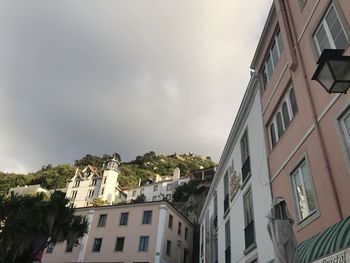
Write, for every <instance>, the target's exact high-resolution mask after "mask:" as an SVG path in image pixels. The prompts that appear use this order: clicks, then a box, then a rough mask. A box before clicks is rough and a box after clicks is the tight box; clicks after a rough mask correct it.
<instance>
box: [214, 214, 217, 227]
mask: <svg viewBox="0 0 350 263" xmlns="http://www.w3.org/2000/svg"><path fill="white" fill-rule="evenodd" d="M214 229H215V230H217V229H218V216H217V215H216V216H215V217H214Z"/></svg>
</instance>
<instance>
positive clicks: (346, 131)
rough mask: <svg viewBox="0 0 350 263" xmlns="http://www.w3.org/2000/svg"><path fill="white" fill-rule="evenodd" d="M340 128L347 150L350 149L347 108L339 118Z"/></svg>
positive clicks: (349, 124)
mask: <svg viewBox="0 0 350 263" xmlns="http://www.w3.org/2000/svg"><path fill="white" fill-rule="evenodd" d="M339 122H340V126H341V130H342V133H343V136H344V140H345V143H346V146H347V149H348V151H349V150H350V110H347V112H345V114H343V115H342V116H341V118H340V119H339Z"/></svg>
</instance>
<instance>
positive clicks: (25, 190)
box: [9, 184, 50, 195]
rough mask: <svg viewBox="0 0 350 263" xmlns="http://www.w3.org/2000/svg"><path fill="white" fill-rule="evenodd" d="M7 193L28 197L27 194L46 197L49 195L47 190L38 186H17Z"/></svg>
mask: <svg viewBox="0 0 350 263" xmlns="http://www.w3.org/2000/svg"><path fill="white" fill-rule="evenodd" d="M9 193H10V194H14V195H29V194H35V193H44V194H46V195H50V192H49V190H47V189H45V188H42V187H41V186H40V184H33V185H25V186H17V187H14V188H11V189H10V190H9Z"/></svg>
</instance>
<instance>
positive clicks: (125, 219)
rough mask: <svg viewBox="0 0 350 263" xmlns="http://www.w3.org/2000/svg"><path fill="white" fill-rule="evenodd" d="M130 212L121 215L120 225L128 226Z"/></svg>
mask: <svg viewBox="0 0 350 263" xmlns="http://www.w3.org/2000/svg"><path fill="white" fill-rule="evenodd" d="M128 218H129V212H126V213H121V214H120V221H119V225H121V226H126V225H127V224H128Z"/></svg>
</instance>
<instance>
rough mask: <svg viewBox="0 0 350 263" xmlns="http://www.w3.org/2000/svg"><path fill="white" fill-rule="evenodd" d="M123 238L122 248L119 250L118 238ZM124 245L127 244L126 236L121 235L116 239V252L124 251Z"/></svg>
mask: <svg viewBox="0 0 350 263" xmlns="http://www.w3.org/2000/svg"><path fill="white" fill-rule="evenodd" d="M121 239H122V240H123V242H122V246H121V250H117V249H118V247H117V246H118V240H121ZM124 245H125V236H120V237H117V238H116V240H115V246H114V252H119V253H120V252H124Z"/></svg>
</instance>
